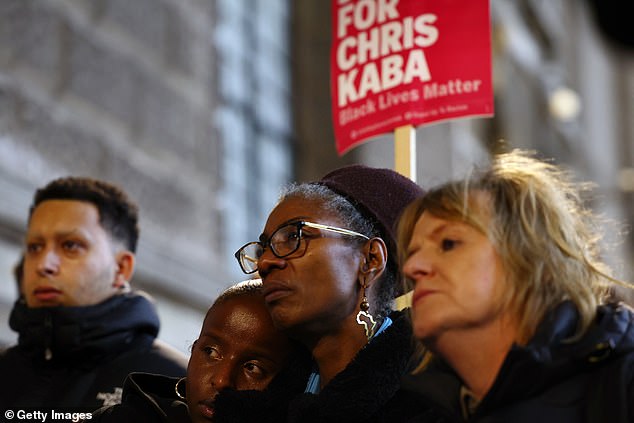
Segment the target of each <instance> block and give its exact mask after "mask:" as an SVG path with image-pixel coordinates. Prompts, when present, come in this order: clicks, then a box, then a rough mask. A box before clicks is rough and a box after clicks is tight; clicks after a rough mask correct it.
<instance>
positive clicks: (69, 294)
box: [0, 177, 187, 412]
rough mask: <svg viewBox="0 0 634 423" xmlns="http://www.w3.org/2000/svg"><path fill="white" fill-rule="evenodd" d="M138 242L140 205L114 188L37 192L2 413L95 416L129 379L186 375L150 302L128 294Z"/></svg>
mask: <svg viewBox="0 0 634 423" xmlns="http://www.w3.org/2000/svg"><path fill="white" fill-rule="evenodd" d="M138 236H139V228H138V210H137V206H136V205H135V204H134V203H133V202H132V201H131V200H130V199H129V198H128V196H127V195H126V194H125V193H124V192H123V191H122V190H121V189H119V188H118V187H116V186H115V185H112V184H110V183H107V182H104V181H99V180H95V179H91V178H79V177H67V178H60V179H56V180H54V181H52V182H50V183H49V184H48V185H46V186H45V187H44V188H42V189H39V190H38V191H37V192H36V193H35V197H34V199H33V204H32V206H31V208H30V211H29V220H28V227H27V233H26V238H25V248H24V263H23V266H22V275H21V277H22V280H21V290H20V294H21V295H20V298H19V299H18V301H17V302H16V303H15V305H14V308H13V310H12V312H11V316H10V319H9V325H10V326H11V328H12V329H13V330H14V331H16V332H18V334H19V339H18V344H17V345H16V346H14V347H12V348H10V349H8V350H7V351H5V352H3V353H2V354H1V355H0V375H2V378H3V380H4V383H2V384H0V405H1V407H0V412H3V411H4V410H7V409H15V408H16V407H23V408H28V407H31V408H33V407H36V408H43V407H56V408H57V409H61V408H67V409H73V410H77V409H81V410H94V409H97V408H99V407H101V406H103V405H109V404H115V403H118V402H120V400H121V398H120V397H121V387H122V386H123V381H124V380H125V378H126V376H127V375H128V373H130V372H133V371H142V372H150V373H160V374H165V375H170V376H184V375H185V368H186V366H187V358H186V357H185V355H184V354H181V353H180V352H177V351H176V350H174V349H173V348H171V347H169V346H167V345H166V344H164V343H161V342H160V341H158V340H157V339H156V336H157V334H158V331H159V318H158V315H157V313H156V310H155V308H154V305H153V304H152V302H151V301H150V300H149V299H148V298H147V296H146V295H144V294H142V293H137V292H134V291H132V290H131V289H130V285H129V281H130V279H131V278H132V274H133V272H134V266H135V252H136V244H137V239H138Z"/></svg>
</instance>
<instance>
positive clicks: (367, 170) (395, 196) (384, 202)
mask: <svg viewBox="0 0 634 423" xmlns="http://www.w3.org/2000/svg"><path fill="white" fill-rule="evenodd" d="M318 183H319V184H322V185H325V186H327V187H328V188H330V189H331V190H333V191H334V192H336V193H337V194H339V195H342V196H344V197H345V198H346V199H348V201H350V202H351V203H352V204H353V205H354V206H355V207H356V208H357V209H358V210H359V211H360V212H361V213H362V214H363V215H364V216H366V217H369V218H370V219H372V220H373V221H375V222H377V223H378V224H379V229H380V231H381V235H382V236H381V238H383V240H384V241H385V243H386V244H387V248H388V251H389V253H388V261H392V263H393V264H394V265H396V264H397V262H396V223H397V221H398V218H399V216H400V215H401V212H402V211H403V210H404V209H405V207H406V206H407V205H408V204H409V203H411V202H412V201H413V200H415V199H416V198H418V197H421V196H422V195H423V194H424V193H425V192H424V191H423V189H422V188H421V187H419V186H418V185H416V183H415V182H413V181H412V180H410V179H408V178H406V177H405V176H403V175H401V174H399V173H397V172H395V171H393V170H391V169H380V168H374V167H369V166H364V165H350V166H345V167H341V168H339V169H336V170H333V171H332V172H330V173H328V174H327V175H326V176H324V177H323V178H321V180H319V182H318Z"/></svg>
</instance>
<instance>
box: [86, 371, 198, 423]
mask: <svg viewBox="0 0 634 423" xmlns="http://www.w3.org/2000/svg"><path fill="white" fill-rule="evenodd" d="M179 379H180V378H178V377H170V376H163V375H156V374H151V373H131V374H130V375H128V377H127V379H126V380H125V383H124V384H123V396H122V401H121V404H118V405H115V406H110V407H103V408H101V409H99V410H98V411H97V412H96V413H93V415H92V418H91V422H93V423H109V422H112V423H137V422H143V423H168V422H169V423H191V419H190V418H189V412H188V411H187V404H186V403H185V401H184V400H183V399H182V398H179V397H178V396H177V395H176V389H175V388H176V383H177V382H178V381H179ZM183 385H184V383H183Z"/></svg>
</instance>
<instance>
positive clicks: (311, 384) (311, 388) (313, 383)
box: [304, 317, 392, 394]
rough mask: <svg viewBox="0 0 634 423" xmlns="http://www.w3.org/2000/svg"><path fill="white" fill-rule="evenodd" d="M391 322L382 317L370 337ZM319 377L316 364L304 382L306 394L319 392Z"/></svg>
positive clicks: (376, 334)
mask: <svg viewBox="0 0 634 423" xmlns="http://www.w3.org/2000/svg"><path fill="white" fill-rule="evenodd" d="M391 324H392V319H390V318H389V317H386V318H385V319H383V323H382V324H381V327H379V330H377V331H376V333H375V334H374V336H372V339H374V337H375V336H378V335H380V334H381V332H383V331H384V330H385V329H387V328H388V327H390V325H391ZM372 339H371V340H370V342H372ZM319 379H320V378H319V369H317V366H315V369H314V370H313V372H312V373H311V374H310V376H309V377H308V383H307V384H306V389H305V390H304V392H305V393H308V394H318V393H319Z"/></svg>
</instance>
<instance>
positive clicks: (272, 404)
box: [216, 312, 420, 423]
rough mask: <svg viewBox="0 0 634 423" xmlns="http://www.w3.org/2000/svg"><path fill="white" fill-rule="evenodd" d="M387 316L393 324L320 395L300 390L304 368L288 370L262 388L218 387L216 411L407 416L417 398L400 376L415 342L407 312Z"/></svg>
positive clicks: (227, 414) (288, 416)
mask: <svg viewBox="0 0 634 423" xmlns="http://www.w3.org/2000/svg"><path fill="white" fill-rule="evenodd" d="M390 317H391V318H392V320H393V323H392V325H391V326H390V327H388V328H387V329H386V330H385V331H384V332H383V333H381V334H380V335H378V336H376V337H375V338H374V339H373V340H372V341H371V342H370V343H368V345H366V347H365V348H363V349H362V350H361V351H359V353H358V354H357V356H356V357H355V358H354V360H353V361H352V362H351V363H350V364H349V365H348V366H347V367H346V368H345V369H344V370H343V371H342V372H341V373H339V374H338V375H337V376H335V377H334V378H333V379H332V380H331V381H330V383H328V385H326V387H324V389H323V390H322V391H321V392H320V393H319V394H310V393H304V392H303V391H304V389H305V387H306V383H307V380H308V373H306V372H303V373H302V374H301V375H294V376H293V377H294V378H293V379H292V381H291V380H289V379H288V375H286V378H285V379H284V378H282V379H281V380H280V378H276V379H274V381H273V382H271V385H270V387H269V388H268V389H267V390H265V391H264V392H253V391H246V392H245V391H243V392H235V391H233V392H232V391H223V392H221V393H220V394H219V395H218V396H217V398H216V404H217V416H218V417H219V418H222V419H223V420H222V421H223V422H225V421H226V422H234V423H239V422H244V423H246V422H258V423H283V422H290V423H313V422H324V423H325V422H328V423H336V422H342V423H344V422H345V423H359V422H367V423H370V422H372V423H375V422H376V423H380V422H386V423H387V422H390V423H398V422H405V421H408V419H409V417H410V416H411V415H412V413H415V412H417V411H419V410H420V407H419V406H418V398H417V397H416V396H415V395H412V394H411V393H408V392H404V391H401V390H399V388H400V381H401V378H402V377H403V375H405V374H406V373H407V372H408V371H409V370H411V366H410V364H411V360H410V359H411V356H412V354H413V351H414V343H413V342H412V334H411V326H410V323H409V320H408V317H407V315H406V313H404V312H394V313H392V315H391V316H390ZM297 376H300V378H299V379H298V378H297ZM290 384H294V385H295V387H294V389H288V390H286V391H284V392H283V393H281V394H280V392H279V390H276V388H275V387H276V386H278V387H279V386H289V385H290ZM272 390H273V391H275V392H272ZM290 391H294V392H295V393H294V394H291V393H290Z"/></svg>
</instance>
